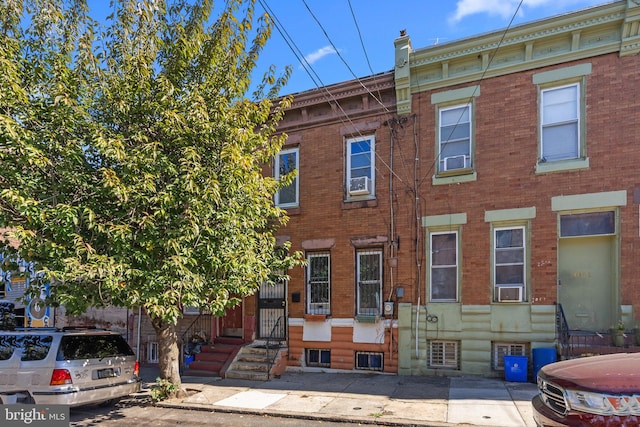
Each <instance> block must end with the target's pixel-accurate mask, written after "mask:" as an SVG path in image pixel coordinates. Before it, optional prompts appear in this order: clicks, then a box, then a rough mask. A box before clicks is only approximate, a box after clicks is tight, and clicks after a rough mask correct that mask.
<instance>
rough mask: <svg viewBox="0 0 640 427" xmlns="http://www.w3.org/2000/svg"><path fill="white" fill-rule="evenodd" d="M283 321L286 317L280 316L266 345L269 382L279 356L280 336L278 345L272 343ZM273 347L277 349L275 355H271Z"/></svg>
mask: <svg viewBox="0 0 640 427" xmlns="http://www.w3.org/2000/svg"><path fill="white" fill-rule="evenodd" d="M282 319H284V316H280V317H278V320H276V323H275V324H274V325H273V328H271V332H270V333H269V337H268V338H267V342H266V344H265V347H266V350H267V360H268V362H267V380H269V379H270V378H271V368H272V367H273V363H274V362H275V360H276V357H277V356H278V349H279V348H280V342H279V341H280V334H278V345H274V344H272V343H274V342H275V339H274V336H275V334H276V331H278V330H279V327H280V322H282ZM271 347H274V348H275V351H274V352H273V355H272V354H271Z"/></svg>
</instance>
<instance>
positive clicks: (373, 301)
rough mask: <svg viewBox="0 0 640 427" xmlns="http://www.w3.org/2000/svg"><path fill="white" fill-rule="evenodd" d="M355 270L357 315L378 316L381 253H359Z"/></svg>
mask: <svg viewBox="0 0 640 427" xmlns="http://www.w3.org/2000/svg"><path fill="white" fill-rule="evenodd" d="M356 268H357V272H356V278H357V281H358V283H357V288H358V290H357V294H358V295H357V301H358V302H357V303H358V313H357V314H359V315H365V316H378V315H380V313H381V308H382V299H381V296H382V251H381V250H367V251H359V252H358V254H357V266H356Z"/></svg>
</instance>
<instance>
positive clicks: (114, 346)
mask: <svg viewBox="0 0 640 427" xmlns="http://www.w3.org/2000/svg"><path fill="white" fill-rule="evenodd" d="M133 354H134V353H133V350H131V347H129V345H128V344H127V342H126V341H125V340H124V339H123V338H122V336H120V335H66V336H64V337H62V342H61V343H60V350H59V351H58V355H57V358H56V359H57V360H78V359H103V358H105V357H116V356H133Z"/></svg>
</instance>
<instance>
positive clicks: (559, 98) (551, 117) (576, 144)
mask: <svg viewBox="0 0 640 427" xmlns="http://www.w3.org/2000/svg"><path fill="white" fill-rule="evenodd" d="M591 68H592V67H591V63H589V62H585V63H581V64H576V65H572V66H569V67H562V68H554V69H550V70H545V71H541V72H539V73H534V74H533V76H532V80H533V84H535V85H537V86H538V108H539V112H538V139H539V141H538V154H537V156H538V162H537V163H536V172H537V173H548V172H558V171H568V170H577V169H587V168H588V167H589V157H588V156H587V140H586V126H585V123H586V87H587V78H588V76H589V74H591Z"/></svg>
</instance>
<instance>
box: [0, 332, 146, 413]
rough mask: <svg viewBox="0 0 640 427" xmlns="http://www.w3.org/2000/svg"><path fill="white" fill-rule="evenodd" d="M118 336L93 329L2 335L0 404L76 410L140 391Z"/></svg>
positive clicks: (131, 362) (134, 367) (130, 356)
mask: <svg viewBox="0 0 640 427" xmlns="http://www.w3.org/2000/svg"><path fill="white" fill-rule="evenodd" d="M140 385H141V380H140V378H139V367H138V362H137V361H136V356H135V354H134V353H133V351H132V350H131V347H129V345H128V344H127V342H126V341H125V340H124V338H123V337H122V335H120V334H119V333H116V332H112V331H108V330H101V329H93V328H63V329H56V328H24V329H17V328H16V330H12V331H0V402H1V403H3V404H7V403H35V404H47V405H54V404H60V405H69V406H80V405H86V404H91V403H110V402H114V401H117V400H118V399H120V398H122V397H125V396H128V395H129V394H131V393H136V392H138V391H140Z"/></svg>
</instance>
